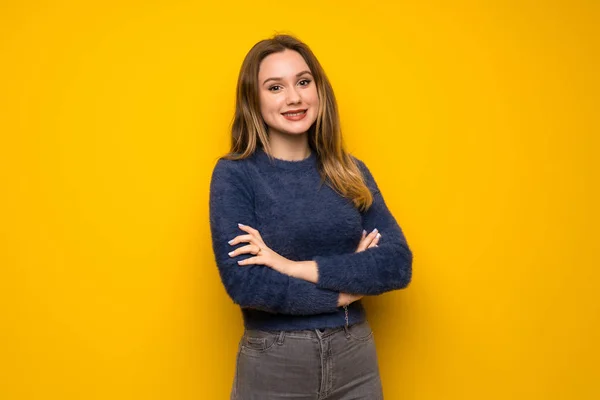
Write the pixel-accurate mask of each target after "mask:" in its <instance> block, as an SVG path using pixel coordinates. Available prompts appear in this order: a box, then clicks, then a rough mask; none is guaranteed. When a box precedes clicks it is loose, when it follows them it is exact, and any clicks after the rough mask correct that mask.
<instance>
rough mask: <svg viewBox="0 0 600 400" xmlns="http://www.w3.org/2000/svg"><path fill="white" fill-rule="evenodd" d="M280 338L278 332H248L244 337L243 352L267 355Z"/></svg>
mask: <svg viewBox="0 0 600 400" xmlns="http://www.w3.org/2000/svg"><path fill="white" fill-rule="evenodd" d="M278 336H279V333H277V332H269V331H259V330H246V331H245V332H244V336H243V337H242V346H241V351H242V352H243V353H246V354H252V355H258V354H264V353H267V352H268V351H269V350H270V349H272V348H273V345H274V344H275V342H276V341H277V338H278Z"/></svg>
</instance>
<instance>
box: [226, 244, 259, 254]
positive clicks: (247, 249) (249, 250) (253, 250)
mask: <svg viewBox="0 0 600 400" xmlns="http://www.w3.org/2000/svg"><path fill="white" fill-rule="evenodd" d="M260 250H261V248H260V246H258V245H256V244H249V245H246V246H242V247H240V248H237V249H235V250H233V251H232V252H230V253H228V254H229V257H235V256H239V255H240V254H253V255H257V254H258V253H260Z"/></svg>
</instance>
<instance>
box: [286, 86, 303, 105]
mask: <svg viewBox="0 0 600 400" xmlns="http://www.w3.org/2000/svg"><path fill="white" fill-rule="evenodd" d="M300 100H301V98H300V93H298V91H297V89H296V88H292V89H290V90H288V92H287V102H288V104H295V103H299V102H300Z"/></svg>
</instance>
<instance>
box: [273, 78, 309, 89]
mask: <svg viewBox="0 0 600 400" xmlns="http://www.w3.org/2000/svg"><path fill="white" fill-rule="evenodd" d="M302 82H306V83H305V84H303V85H300V86H308V85H309V84H310V82H311V80H310V79H302V80H301V81H300V82H298V83H302ZM275 88H281V85H273V86H271V87H270V88H269V90H270V91H271V92H276V91H277V90H273V89H275Z"/></svg>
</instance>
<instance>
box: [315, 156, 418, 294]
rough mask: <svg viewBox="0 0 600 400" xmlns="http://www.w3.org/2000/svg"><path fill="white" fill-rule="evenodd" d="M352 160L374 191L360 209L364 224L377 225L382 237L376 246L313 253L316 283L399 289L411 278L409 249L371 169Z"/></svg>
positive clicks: (371, 290)
mask: <svg viewBox="0 0 600 400" xmlns="http://www.w3.org/2000/svg"><path fill="white" fill-rule="evenodd" d="M355 161H356V162H357V164H358V166H359V168H360V170H361V171H362V173H363V176H364V177H365V181H366V184H367V187H368V188H369V190H371V193H372V194H373V204H372V205H371V207H370V208H369V209H368V210H367V211H365V212H363V213H362V221H363V227H364V229H365V230H366V231H367V232H371V231H372V230H373V229H375V228H377V230H378V231H379V232H381V235H382V237H381V240H380V242H379V244H378V247H373V248H369V249H367V250H365V251H363V252H360V253H350V254H339V255H333V256H316V257H313V260H314V261H315V262H316V263H317V268H318V274H319V277H318V281H317V287H319V288H323V289H331V290H337V291H340V292H347V293H355V294H364V295H377V294H381V293H384V292H387V291H391V290H395V289H402V288H404V287H406V286H408V284H409V283H410V281H411V277H412V258H413V256H412V252H411V250H410V248H409V246H408V244H407V242H406V238H405V237H404V234H403V232H402V229H401V228H400V226H399V225H398V223H397V222H396V220H395V219H394V217H393V215H392V214H391V213H390V211H389V210H388V208H387V206H386V204H385V201H384V199H383V196H382V195H381V191H380V190H379V188H378V186H377V183H376V182H375V179H374V178H373V176H372V175H371V172H370V171H369V169H368V168H367V166H366V165H365V164H364V163H363V162H362V161H360V160H358V159H356V158H355Z"/></svg>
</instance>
